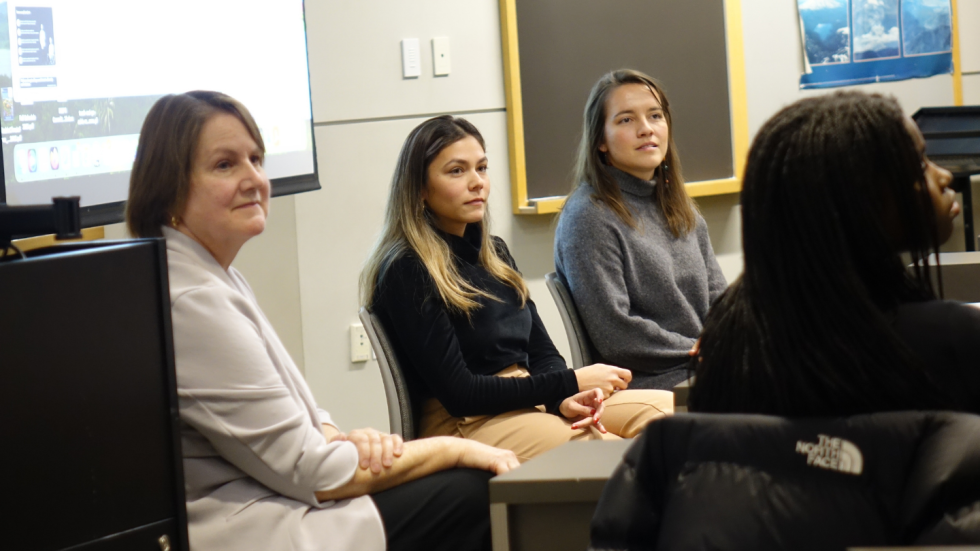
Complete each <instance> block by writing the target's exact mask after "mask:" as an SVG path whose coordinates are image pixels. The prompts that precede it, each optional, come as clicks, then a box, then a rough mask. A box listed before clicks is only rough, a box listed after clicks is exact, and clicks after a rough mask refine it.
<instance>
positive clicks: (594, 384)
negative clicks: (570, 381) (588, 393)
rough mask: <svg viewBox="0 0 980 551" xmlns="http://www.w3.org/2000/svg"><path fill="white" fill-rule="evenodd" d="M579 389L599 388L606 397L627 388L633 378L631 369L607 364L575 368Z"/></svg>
mask: <svg viewBox="0 0 980 551" xmlns="http://www.w3.org/2000/svg"><path fill="white" fill-rule="evenodd" d="M575 378H576V379H577V380H578V389H579V391H583V390H592V389H593V388H598V389H600V390H602V394H603V397H604V398H608V397H609V396H611V395H612V393H613V392H615V391H617V390H625V389H626V387H627V386H629V382H630V381H632V380H633V374H632V373H630V370H628V369H623V368H621V367H615V366H612V365H606V364H592V365H589V366H585V367H583V368H580V369H576V370H575Z"/></svg>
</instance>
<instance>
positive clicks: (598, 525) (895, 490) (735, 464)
mask: <svg viewBox="0 0 980 551" xmlns="http://www.w3.org/2000/svg"><path fill="white" fill-rule="evenodd" d="M963 543H980V417H978V416H976V415H970V414H959V413H948V412H935V413H933V412H908V413H906V412H899V413H879V414H872V415H860V416H855V417H850V418H844V419H796V420H791V419H785V418H780V417H769V416H762V415H712V414H683V415H677V416H674V417H672V418H667V419H664V420H661V421H659V422H656V423H653V424H651V425H650V426H649V427H648V428H647V430H646V431H645V432H644V433H643V435H642V436H641V437H640V438H638V439H637V441H636V442H635V443H634V444H633V446H632V447H631V448H630V449H629V451H628V452H627V453H626V455H625V457H624V458H623V463H622V464H620V466H619V467H618V468H617V469H616V472H615V473H614V474H613V477H612V478H611V479H610V480H609V483H608V484H606V487H605V490H604V491H603V494H602V497H601V498H600V500H599V504H598V507H597V508H596V512H595V516H594V517H593V519H592V546H591V548H590V549H593V550H596V551H598V550H614V549H615V550H620V549H628V550H641V549H657V550H671V551H687V550H730V551H736V550H752V551H759V550H768V549H793V550H796V549H821V550H823V549H830V550H833V549H844V548H846V547H852V546H883V545H911V544H963Z"/></svg>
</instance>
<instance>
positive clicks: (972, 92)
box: [963, 0, 980, 105]
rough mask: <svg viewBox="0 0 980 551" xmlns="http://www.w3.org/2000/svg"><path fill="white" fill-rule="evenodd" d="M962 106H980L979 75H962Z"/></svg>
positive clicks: (979, 0)
mask: <svg viewBox="0 0 980 551" xmlns="http://www.w3.org/2000/svg"><path fill="white" fill-rule="evenodd" d="M978 2H980V0H978ZM978 28H980V27H978ZM963 105H980V73H978V74H975V75H963Z"/></svg>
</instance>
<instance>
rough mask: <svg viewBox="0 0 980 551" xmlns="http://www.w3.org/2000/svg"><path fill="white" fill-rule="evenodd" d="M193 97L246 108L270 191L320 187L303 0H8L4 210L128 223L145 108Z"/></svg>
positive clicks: (1, 48) (1, 60)
mask: <svg viewBox="0 0 980 551" xmlns="http://www.w3.org/2000/svg"><path fill="white" fill-rule="evenodd" d="M190 90H217V91H220V92H224V93H226V94H229V95H231V96H232V97H234V98H236V99H238V100H239V101H241V102H242V103H244V104H245V106H246V107H248V109H249V111H251V113H252V115H253V116H254V117H255V120H256V122H257V123H258V125H259V128H260V130H261V132H262V137H263V139H264V140H265V145H266V161H265V167H266V172H267V174H268V175H269V177H270V178H271V179H272V183H273V195H282V194H285V193H295V192H299V191H307V190H311V189H319V187H320V185H319V182H318V178H317V169H316V155H315V148H314V143H313V125H312V107H311V102H310V85H309V67H308V61H307V51H306V27H305V22H304V14H303V2H302V0H235V1H228V0H169V1H167V2H140V1H135V0H39V1H32V0H24V1H22V2H8V1H0V96H2V123H0V129H2V135H3V171H4V184H5V185H4V186H3V188H0V202H6V203H8V204H10V205H27V204H38V203H50V202H51V198H52V197H53V196H62V195H78V196H80V197H81V205H82V207H83V209H82V210H83V212H82V221H83V225H85V226H92V225H99V224H106V223H113V222H120V221H122V216H123V214H122V213H123V201H125V199H126V196H127V192H128V187H129V172H130V170H131V168H132V164H133V159H134V157H135V155H136V145H137V142H138V140H139V132H140V128H141V127H142V125H143V119H144V118H145V117H146V113H147V112H148V111H149V109H150V107H151V106H152V105H153V103H154V102H155V101H156V100H157V99H158V98H160V97H161V96H164V95H166V94H172V93H180V92H186V91H190Z"/></svg>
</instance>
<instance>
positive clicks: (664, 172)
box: [660, 161, 670, 185]
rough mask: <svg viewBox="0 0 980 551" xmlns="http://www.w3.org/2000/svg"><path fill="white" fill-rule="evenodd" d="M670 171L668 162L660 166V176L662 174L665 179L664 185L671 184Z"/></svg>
mask: <svg viewBox="0 0 980 551" xmlns="http://www.w3.org/2000/svg"><path fill="white" fill-rule="evenodd" d="M668 170H669V167H668V166H667V161H664V162H663V164H662V165H660V174H662V175H663V177H664V185H666V184H669V183H670V180H668V179H667V171H668Z"/></svg>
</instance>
